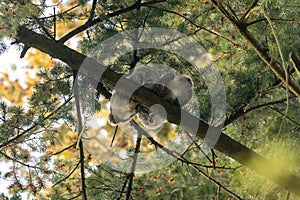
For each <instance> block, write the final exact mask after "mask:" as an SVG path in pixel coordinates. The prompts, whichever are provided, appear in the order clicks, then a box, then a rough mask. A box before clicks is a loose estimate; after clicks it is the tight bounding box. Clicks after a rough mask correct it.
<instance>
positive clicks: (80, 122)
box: [73, 71, 87, 200]
mask: <svg viewBox="0 0 300 200" xmlns="http://www.w3.org/2000/svg"><path fill="white" fill-rule="evenodd" d="M77 78H78V76H77V71H74V77H73V83H74V98H75V105H76V114H77V120H78V141H79V143H78V144H79V154H80V174H81V187H82V199H83V200H87V193H86V185H85V174H84V150H83V143H82V139H81V134H82V132H83V131H84V130H83V129H84V128H83V122H82V116H81V110H80V102H79V91H78V79H77Z"/></svg>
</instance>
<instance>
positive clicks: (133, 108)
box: [109, 66, 193, 129]
mask: <svg viewBox="0 0 300 200" xmlns="http://www.w3.org/2000/svg"><path fill="white" fill-rule="evenodd" d="M127 79H130V80H132V81H134V82H136V83H137V85H139V86H140V85H141V86H144V87H145V88H146V89H149V90H151V91H152V92H154V93H155V94H156V95H157V96H159V97H162V98H163V99H165V100H167V101H170V102H171V103H177V101H178V103H179V105H180V106H181V107H182V106H184V105H185V104H186V103H187V102H188V101H189V100H190V99H191V97H192V87H193V82H192V79H191V78H189V77H188V76H178V77H177V76H176V73H175V70H174V69H170V70H169V71H168V72H167V73H166V74H165V75H162V76H161V75H160V73H159V72H157V71H156V70H154V69H153V68H151V67H148V66H141V67H137V68H135V69H134V70H133V71H132V73H131V74H130V75H128V76H127ZM135 115H136V116H137V117H138V118H139V120H140V122H141V124H142V125H143V127H144V128H146V129H157V128H159V127H160V126H162V125H163V124H164V123H165V122H166V121H167V113H166V111H165V109H164V108H163V107H162V106H160V105H158V104H155V105H153V106H151V107H150V108H146V107H144V106H143V105H141V104H139V103H137V102H136V101H134V100H132V99H129V98H128V97H126V96H124V95H122V94H121V93H120V92H118V91H117V90H115V91H114V92H113V94H112V96H111V98H110V115H109V122H110V124H111V125H117V124H119V123H127V122H129V121H130V120H131V118H132V117H134V116H135Z"/></svg>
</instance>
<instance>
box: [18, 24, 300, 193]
mask: <svg viewBox="0 0 300 200" xmlns="http://www.w3.org/2000/svg"><path fill="white" fill-rule="evenodd" d="M17 39H18V40H19V41H20V42H22V43H24V44H25V45H28V46H31V47H34V48H37V49H39V50H40V51H43V52H44V53H47V54H48V55H51V56H52V57H54V58H57V59H59V60H61V61H63V62H65V63H66V64H68V65H69V66H70V67H72V68H73V69H75V70H78V69H79V68H80V66H81V64H82V63H83V62H84V64H86V65H87V66H89V69H96V68H98V69H99V68H101V69H103V70H105V69H106V70H105V71H104V73H103V74H102V76H101V78H100V80H98V81H100V82H101V83H103V84H104V85H109V86H112V88H114V86H115V85H116V83H117V82H118V80H119V78H120V77H121V75H120V74H117V73H116V72H114V71H113V70H111V69H109V68H105V66H103V65H101V64H99V63H97V62H96V61H95V60H94V59H91V58H87V57H86V56H85V55H83V54H81V53H79V52H77V51H75V50H72V49H70V48H68V47H67V46H65V45H63V44H61V43H57V42H55V41H53V40H50V39H49V38H46V37H45V36H43V35H40V34H38V33H35V32H33V31H31V30H29V29H27V28H25V27H20V29H19V30H18V32H17ZM283 81H285V79H283ZM124 82H125V84H127V86H128V87H129V88H130V87H132V88H133V86H135V83H134V82H132V81H130V80H127V79H126V80H124ZM289 83H291V82H289ZM299 94H300V93H299ZM132 99H133V100H135V101H137V102H139V103H140V104H142V105H144V106H146V107H150V106H152V105H153V104H160V105H162V106H163V107H164V108H165V109H166V112H167V113H168V116H167V119H168V121H169V122H171V123H174V124H177V125H180V123H181V117H180V116H183V119H184V120H185V127H183V128H184V129H185V130H187V131H191V132H192V133H193V132H194V130H192V129H191V127H195V124H198V125H199V126H198V130H197V137H198V138H200V139H202V140H204V138H205V137H206V134H207V130H208V128H209V125H208V124H207V123H205V122H204V121H202V120H201V119H199V118H196V117H194V116H193V115H191V114H190V113H187V112H186V111H184V110H181V109H180V107H179V106H177V105H174V104H172V103H170V102H168V101H166V100H164V99H161V98H160V97H158V96H157V95H156V94H155V93H153V92H151V91H150V90H147V89H146V88H144V87H141V88H139V89H138V90H136V91H135V93H134V94H133V95H132ZM212 134H218V133H212ZM215 136H218V135H215ZM214 149H216V150H218V151H220V152H222V153H224V154H226V155H227V156H229V157H231V158H233V159H234V160H236V161H237V162H239V163H241V164H242V165H244V166H247V167H249V168H250V169H252V170H254V171H256V172H257V173H259V174H261V175H263V176H265V177H266V178H268V179H270V180H272V181H274V182H275V183H277V184H278V185H280V186H282V187H283V188H285V189H286V190H288V191H290V192H292V193H295V194H296V195H298V196H299V197H300V190H299V188H300V178H299V177H297V176H295V175H294V174H292V173H290V172H289V171H287V170H286V169H285V168H282V167H280V166H278V165H276V163H273V162H272V161H270V160H267V159H265V158H263V157H262V156H260V155H258V154H257V153H255V152H254V151H253V150H251V149H249V148H248V147H246V146H244V145H242V144H240V143H239V142H237V141H235V140H233V139H232V138H230V137H229V136H227V135H225V134H224V133H221V134H220V136H219V139H218V141H217V143H216V144H215V146H214Z"/></svg>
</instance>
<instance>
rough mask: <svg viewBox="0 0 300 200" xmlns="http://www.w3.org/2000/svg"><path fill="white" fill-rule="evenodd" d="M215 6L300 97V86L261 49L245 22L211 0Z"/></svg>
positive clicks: (216, 1)
mask: <svg viewBox="0 0 300 200" xmlns="http://www.w3.org/2000/svg"><path fill="white" fill-rule="evenodd" d="M212 3H213V4H214V6H215V8H216V9H217V10H218V11H219V12H220V13H222V14H223V15H224V16H225V17H226V18H227V19H228V20H229V21H230V22H231V23H232V24H233V25H234V26H235V27H236V28H237V30H238V32H239V33H240V35H241V36H242V37H243V38H244V40H246V41H247V42H248V43H249V45H250V46H251V47H252V48H253V49H254V51H255V52H256V54H257V55H258V56H259V57H260V58H261V59H262V60H263V61H264V62H265V63H266V64H267V66H268V67H269V68H270V69H271V70H272V71H273V72H274V74H275V75H276V76H277V77H278V78H279V79H280V80H281V81H282V82H283V83H285V84H286V85H287V87H288V88H289V90H290V91H291V92H292V93H293V94H295V95H296V96H297V97H299V98H300V86H299V85H298V84H297V83H296V82H295V81H294V80H293V79H292V78H291V77H290V76H287V77H286V74H285V72H284V69H282V67H281V66H280V64H279V63H278V61H276V59H274V58H271V56H270V55H269V54H268V53H267V52H266V51H265V50H264V49H263V47H262V46H261V45H260V44H259V42H258V41H257V40H256V39H255V38H254V37H253V35H251V33H250V32H249V31H248V29H247V24H246V23H244V22H242V21H236V20H235V19H234V17H233V16H231V15H230V14H229V13H228V12H227V11H226V10H225V9H224V7H223V5H222V3H221V2H220V1H218V0H212Z"/></svg>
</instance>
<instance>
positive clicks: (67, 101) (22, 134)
mask: <svg viewBox="0 0 300 200" xmlns="http://www.w3.org/2000/svg"><path fill="white" fill-rule="evenodd" d="M72 98H73V97H69V98H68V99H67V100H66V101H65V102H64V103H63V104H62V105H61V106H59V107H58V108H57V109H55V110H54V111H53V112H52V113H50V114H49V115H47V116H46V117H45V118H44V119H43V122H44V121H46V120H48V119H50V118H51V117H52V116H53V115H55V114H57V112H58V111H59V110H61V109H62V108H63V107H64V106H65V105H67V104H68V103H69V102H70V101H71V100H72ZM41 124H43V123H42V122H40V123H37V124H34V125H32V126H31V127H29V128H28V129H26V130H25V131H24V132H22V133H20V134H19V135H17V136H15V137H13V138H11V139H10V140H8V141H6V142H4V143H2V144H0V149H1V148H3V147H5V146H7V145H8V144H10V143H12V142H15V141H16V140H17V139H19V138H21V137H23V136H24V135H25V134H27V133H28V132H30V131H32V130H33V129H35V128H37V127H38V126H39V125H41Z"/></svg>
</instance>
